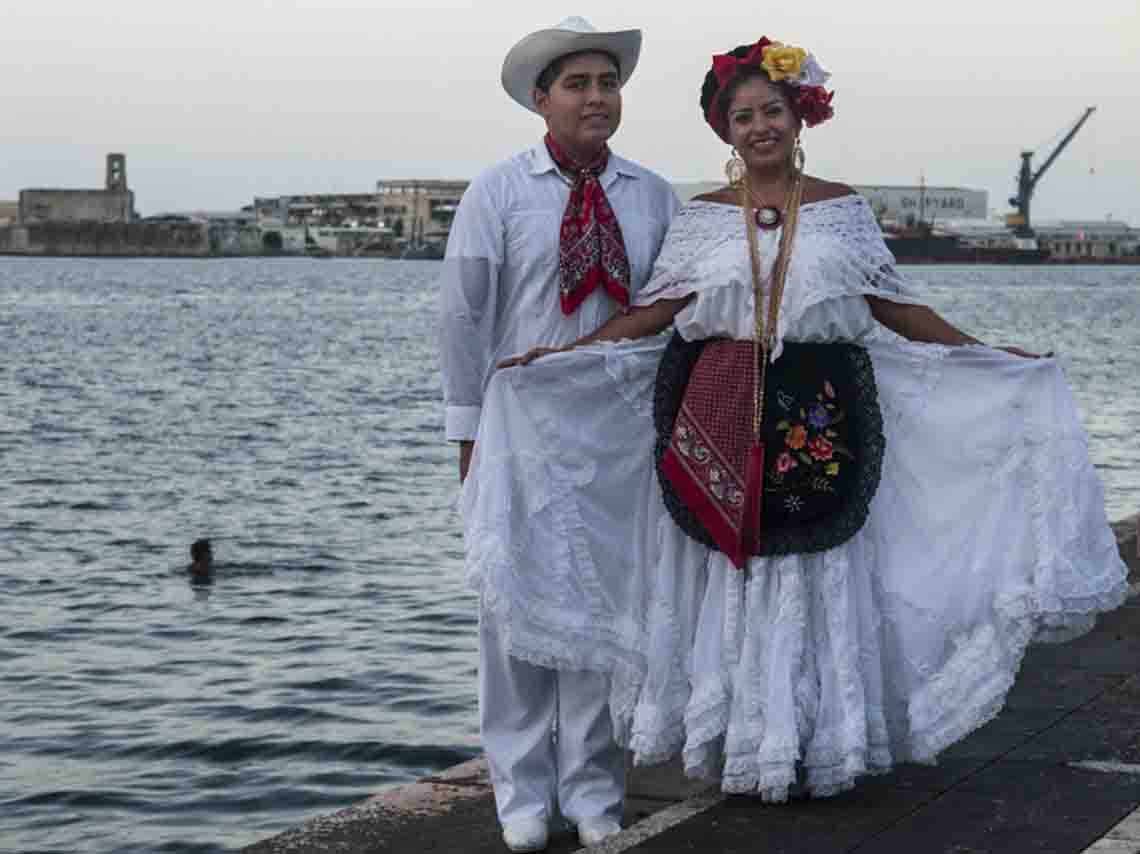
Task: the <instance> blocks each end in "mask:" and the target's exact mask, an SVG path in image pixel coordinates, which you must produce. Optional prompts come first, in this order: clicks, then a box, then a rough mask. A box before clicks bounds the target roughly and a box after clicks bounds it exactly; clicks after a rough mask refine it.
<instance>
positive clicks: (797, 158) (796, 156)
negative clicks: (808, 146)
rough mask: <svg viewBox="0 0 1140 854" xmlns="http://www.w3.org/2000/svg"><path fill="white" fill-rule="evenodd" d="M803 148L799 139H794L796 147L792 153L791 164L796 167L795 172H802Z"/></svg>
mask: <svg viewBox="0 0 1140 854" xmlns="http://www.w3.org/2000/svg"><path fill="white" fill-rule="evenodd" d="M804 160H805V158H804V147H803V144H802V143H801V142H800V138H799V137H798V136H797V137H796V147H795V149H794V150H793V151H792V164H793V165H794V166H795V167H796V171H797V172H803V171H804Z"/></svg>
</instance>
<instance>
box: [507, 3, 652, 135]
mask: <svg viewBox="0 0 1140 854" xmlns="http://www.w3.org/2000/svg"><path fill="white" fill-rule="evenodd" d="M584 50H598V51H603V52H605V53H610V54H613V55H614V56H615V57H616V58H617V61H618V67H619V68H620V70H621V74H620V76H621V82H622V83H623V84H624V83H625V82H626V81H627V80H629V78H630V76H632V74H633V69H634V68H635V67H636V66H637V57H638V56H639V55H640V53H641V30H618V31H616V32H609V33H600V32H598V31H597V30H595V29H594V27H593V26H592V25H591V24H590V22H589V21H587V20H586V19H585V18H577V17H573V18H567V19H566V20H565V21H563V22H562V23H560V24H557V25H555V26H554V27H552V28H551V29H549V30H538V31H537V32H533V33H531V34H530V35H529V36H526V37H524V38H523V39H522V40H521V41H520V42H519V43H518V44H516V45H515V46H514V47H512V48H511V50H510V53H508V54H507V58H506V59H504V60H503V88H504V89H506V90H507V94H508V95H510V96H511V97H512V98H514V99H515V100H516V101H518V102H519V103H520V104H522V105H523V106H524V107H526V108H527V109H528V110H530V111H531V112H532V113H537V112H538V110H537V109H536V108H535V106H534V84H535V82H537V80H538V75H540V74H541V73H542V72H543V71H545V70H546V66H548V65H550V63H552V62H554V60H556V59H558V57H560V56H566V54H568V53H578V52H580V51H584Z"/></svg>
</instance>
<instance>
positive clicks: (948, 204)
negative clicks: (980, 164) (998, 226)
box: [853, 184, 989, 228]
mask: <svg viewBox="0 0 1140 854" xmlns="http://www.w3.org/2000/svg"><path fill="white" fill-rule="evenodd" d="M853 189H854V190H855V192H857V193H859V195H861V196H863V198H865V199H866V200H867V202H868V203H869V204H870V206H871V210H873V211H874V212H875V217H876V218H877V219H878V220H879V221H880V222H883V223H891V224H896V225H899V226H903V227H907V228H913V227H914V226H916V225H918V224H919V223H922V222H925V223H937V222H939V221H941V220H949V219H955V220H958V219H979V220H984V219H985V218H986V217H987V216H988V214H989V208H988V204H989V193H987V192H986V191H985V190H971V189H968V188H966V187H933V186H924V185H922V184H919V185H918V186H904V185H897V184H859V185H856V186H855V187H854V188H853Z"/></svg>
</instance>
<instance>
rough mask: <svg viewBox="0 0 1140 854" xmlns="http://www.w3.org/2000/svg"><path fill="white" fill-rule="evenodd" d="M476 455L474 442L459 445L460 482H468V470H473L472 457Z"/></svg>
mask: <svg viewBox="0 0 1140 854" xmlns="http://www.w3.org/2000/svg"><path fill="white" fill-rule="evenodd" d="M473 453H475V443H474V442H460V443H459V482H460V483H463V481H465V480H467V470H468V469H469V468H471V455H472V454H473Z"/></svg>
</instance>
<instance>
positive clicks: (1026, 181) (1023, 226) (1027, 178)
mask: <svg viewBox="0 0 1140 854" xmlns="http://www.w3.org/2000/svg"><path fill="white" fill-rule="evenodd" d="M1094 112H1096V107H1089V108H1088V109H1086V110H1085V112H1084V115H1082V116H1081V117H1080V118H1079V119H1077V123H1076V124H1075V125H1073V127H1072V129H1071V130H1070V131H1069V132H1068V133H1067V134H1065V137H1064V139H1062V140H1061V141H1060V142H1059V143H1057V147H1056V148H1054V149H1053V153H1052V154H1050V155H1049V159H1048V160H1046V161H1045V163H1044V164H1042V166H1041V168H1040V169H1038V170H1037V171H1036V172H1034V171H1033V165H1032V160H1033V152H1032V151H1023V152H1021V170H1020V171H1019V172H1018V175H1017V195H1016V196H1013V197H1012V198H1010V200H1009V203H1010V204H1011V205H1013V206H1014V207H1015V208H1017V213H1013V214H1010V215H1009V216H1007V217H1006V218H1005V222H1006V225H1009V226H1012V227H1013V233H1014V235H1015V236H1017V237H1027V238H1031V237H1033V227H1032V226H1031V225H1030V221H1029V200H1030V199H1031V198H1032V197H1033V191H1034V189H1036V187H1037V182H1038V181H1040V180H1041V176H1043V175H1044V174H1045V172H1046V171H1047V170H1048V169H1049V167H1050V166H1052V165H1053V161H1055V160H1056V159H1057V158H1058V157H1059V156H1060V155H1061V152H1062V151H1064V150H1065V146H1067V145H1068V144H1069V143H1070V142H1072V141H1073V137H1074V136H1076V135H1077V131H1079V130H1080V129H1081V128H1082V127H1083V126H1084V124H1085V122H1087V121H1088V120H1089V116H1091V115H1092V114H1093V113H1094Z"/></svg>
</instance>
